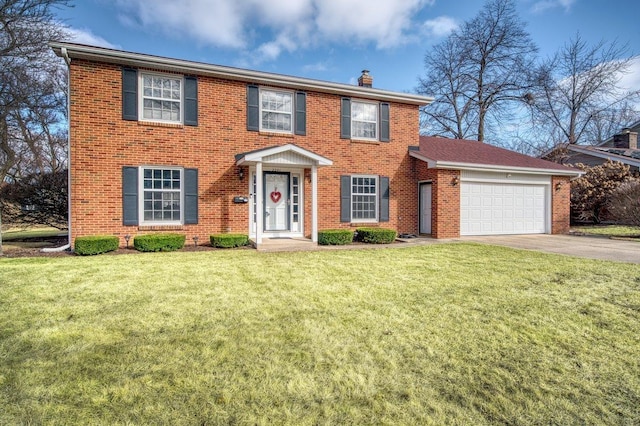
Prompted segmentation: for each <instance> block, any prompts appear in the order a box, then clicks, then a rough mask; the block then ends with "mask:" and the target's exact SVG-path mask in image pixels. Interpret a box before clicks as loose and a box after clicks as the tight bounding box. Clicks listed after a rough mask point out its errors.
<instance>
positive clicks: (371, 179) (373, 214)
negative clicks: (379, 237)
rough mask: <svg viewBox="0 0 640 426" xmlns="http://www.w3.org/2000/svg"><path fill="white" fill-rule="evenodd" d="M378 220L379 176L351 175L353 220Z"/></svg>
mask: <svg viewBox="0 0 640 426" xmlns="http://www.w3.org/2000/svg"><path fill="white" fill-rule="evenodd" d="M377 220H378V177H377V176H360V175H355V176H351V221H352V222H376V221H377Z"/></svg>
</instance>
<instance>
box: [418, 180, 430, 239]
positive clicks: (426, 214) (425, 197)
mask: <svg viewBox="0 0 640 426" xmlns="http://www.w3.org/2000/svg"><path fill="white" fill-rule="evenodd" d="M420 233H421V234H430V233H431V184H430V183H421V184H420Z"/></svg>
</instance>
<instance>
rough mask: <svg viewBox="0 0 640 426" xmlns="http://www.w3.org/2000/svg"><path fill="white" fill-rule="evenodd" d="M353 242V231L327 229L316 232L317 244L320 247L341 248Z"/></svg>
mask: <svg viewBox="0 0 640 426" xmlns="http://www.w3.org/2000/svg"><path fill="white" fill-rule="evenodd" d="M352 242H353V231H352V230H350V229H327V230H325V231H318V244H320V245H322V246H329V245H332V246H341V245H346V244H351V243H352Z"/></svg>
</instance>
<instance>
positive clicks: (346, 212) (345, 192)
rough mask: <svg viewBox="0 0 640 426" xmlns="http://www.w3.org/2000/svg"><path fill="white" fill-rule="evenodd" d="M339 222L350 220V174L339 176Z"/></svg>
mask: <svg viewBox="0 0 640 426" xmlns="http://www.w3.org/2000/svg"><path fill="white" fill-rule="evenodd" d="M340 222H351V176H340Z"/></svg>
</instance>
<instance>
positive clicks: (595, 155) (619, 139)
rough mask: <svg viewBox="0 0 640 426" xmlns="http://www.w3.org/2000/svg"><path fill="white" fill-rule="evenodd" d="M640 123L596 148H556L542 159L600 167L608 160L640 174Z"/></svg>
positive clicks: (623, 130) (584, 146) (567, 146)
mask: <svg viewBox="0 0 640 426" xmlns="http://www.w3.org/2000/svg"><path fill="white" fill-rule="evenodd" d="M639 131H640V121H639V122H636V123H635V124H633V125H632V126H631V127H628V128H624V129H622V131H621V132H620V133H619V134H616V135H613V136H612V137H610V138H609V139H607V140H605V141H604V142H602V143H600V144H598V145H595V146H586V145H574V144H572V145H566V146H562V147H559V148H555V149H553V150H551V151H549V152H547V153H545V154H543V155H542V156H541V157H542V158H544V159H548V160H553V161H557V162H559V163H562V164H568V165H575V164H578V163H582V164H584V165H586V166H600V165H602V164H604V163H605V162H606V161H607V160H611V161H618V162H620V163H623V164H626V165H628V166H629V169H630V170H631V172H632V173H636V174H638V173H640V149H639V148H638V132H639Z"/></svg>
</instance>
